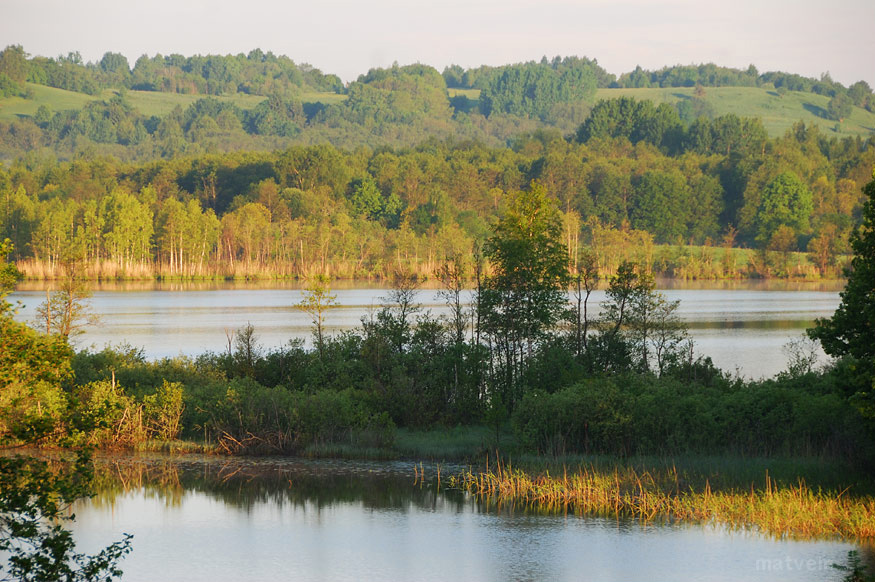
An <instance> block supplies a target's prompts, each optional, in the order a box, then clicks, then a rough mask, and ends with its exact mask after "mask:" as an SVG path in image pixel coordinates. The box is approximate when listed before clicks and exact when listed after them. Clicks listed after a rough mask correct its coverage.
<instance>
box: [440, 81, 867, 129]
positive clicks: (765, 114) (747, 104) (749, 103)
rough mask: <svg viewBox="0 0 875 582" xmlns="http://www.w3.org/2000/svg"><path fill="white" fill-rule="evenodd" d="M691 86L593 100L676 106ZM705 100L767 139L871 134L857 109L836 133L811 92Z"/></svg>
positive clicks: (615, 92)
mask: <svg viewBox="0 0 875 582" xmlns="http://www.w3.org/2000/svg"><path fill="white" fill-rule="evenodd" d="M693 91H694V89H693V88H692V87H666V88H655V89H599V90H598V91H597V92H596V99H617V98H619V97H634V98H635V99H639V100H650V101H653V102H654V103H657V104H659V103H677V102H679V101H681V100H683V99H692V98H693ZM462 95H464V96H465V97H467V98H468V99H472V100H477V99H478V98H479V96H480V91H479V90H477V89H450V97H455V96H462ZM704 99H705V101H707V102H708V103H710V104H711V106H712V107H713V108H714V114H715V115H717V116H719V115H725V114H727V113H734V114H736V115H738V116H739V117H759V118H760V119H762V120H763V125H764V126H765V128H766V131H768V132H769V135H770V136H771V137H779V136H782V135H784V133H786V131H787V130H788V129H790V128H791V127H792V126H793V124H794V123H796V122H797V121H799V120H802V121H804V122H805V124H806V125H818V126H820V129H821V130H823V132H824V133H825V134H826V135H831V134H834V135H836V136H837V137H846V136H855V135H860V136H864V137H868V136H869V135H871V134H872V133H873V132H875V113H870V112H868V111H866V110H865V109H861V108H859V107H854V108H853V113H852V114H851V116H850V117H849V118H848V119H845V120H844V121H843V122H842V123H841V125H840V127H839V130H838V131H837V132H836V131H835V128H836V122H835V121H832V120H829V119H826V118H825V114H826V106H827V104H828V103H829V97H824V96H823V95H816V94H814V93H803V92H797V91H789V92H787V93H786V94H785V95H784V96H783V97H782V96H780V95H779V94H778V93H777V92H776V91H775V90H774V89H766V88H763V87H707V88H705V97H704Z"/></svg>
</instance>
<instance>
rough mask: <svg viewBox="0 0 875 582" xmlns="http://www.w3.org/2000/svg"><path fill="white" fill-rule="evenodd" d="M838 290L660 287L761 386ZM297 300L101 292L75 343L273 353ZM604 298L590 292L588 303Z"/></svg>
mask: <svg viewBox="0 0 875 582" xmlns="http://www.w3.org/2000/svg"><path fill="white" fill-rule="evenodd" d="M45 285H46V284H45V283H26V284H22V285H20V286H19V288H18V290H17V291H16V292H15V293H14V294H13V295H12V300H13V301H15V300H18V301H21V302H22V304H23V308H22V309H21V310H20V312H19V313H18V315H17V317H18V318H19V319H21V320H24V321H29V322H32V321H33V320H34V318H35V309H36V307H37V306H38V305H39V304H40V303H41V302H42V301H44V300H45ZM842 285H843V284H842V283H840V282H826V283H786V282H781V281H775V282H762V281H742V282H706V283H695V282H693V283H689V282H675V281H661V282H660V284H659V287H660V290H661V291H662V292H663V293H664V294H665V295H666V296H667V297H668V298H669V299H671V300H679V301H680V302H681V303H680V309H679V313H680V315H681V316H682V317H683V318H684V320H686V321H687V323H688V324H689V326H690V335H691V337H692V338H693V340H694V341H695V342H696V350H697V353H699V354H702V355H706V356H709V357H711V358H712V360H713V361H714V363H715V364H717V365H718V366H719V367H721V368H723V369H724V370H727V371H730V372H735V371H738V373H740V374H741V375H744V376H747V377H751V378H759V377H763V376H766V377H768V376H772V375H774V374H776V373H778V372H780V371H782V370H784V369H785V367H786V363H787V355H786V354H785V353H784V346H785V345H786V344H787V343H788V342H789V341H791V340H793V339H796V338H800V337H802V336H803V334H804V332H805V328H806V327H809V326H811V325H812V324H813V322H814V320H815V318H818V317H826V316H829V315H831V314H832V313H833V311H834V310H835V308H836V307H837V306H838V304H839V295H838V293H839V291H840V290H841V288H842ZM333 292H334V294H335V295H336V296H337V302H338V306H337V307H336V308H335V309H332V310H330V311H329V312H328V314H327V317H326V324H327V329H328V332H329V333H337V332H339V331H342V330H348V329H352V328H354V327H357V326H359V325H361V318H362V317H366V316H367V315H368V313H369V312H371V313H372V312H374V311H375V310H376V309H379V307H380V304H381V302H382V298H383V297H386V296H387V295H388V293H389V291H388V289H386V288H384V287H380V286H376V285H369V284H367V283H362V282H337V283H336V288H335V289H334V290H333ZM301 297H302V292H301V289H300V286H299V285H298V284H296V283H288V282H275V281H270V282H267V283H264V282H262V283H243V282H227V283H226V282H206V283H178V282H169V283H168V282H132V283H104V284H97V285H95V287H94V295H93V297H92V299H91V305H92V309H93V311H94V313H96V314H97V315H98V316H99V317H100V325H98V326H92V327H89V328H88V329H87V330H86V332H85V333H84V334H83V335H81V336H78V337H77V338H76V344H77V346H78V347H93V348H96V349H101V348H103V347H104V346H105V345H107V344H113V345H117V344H120V343H123V342H126V343H128V344H130V345H132V346H135V347H141V348H143V350H144V353H145V355H146V356H147V357H149V358H161V357H168V356H177V355H179V354H184V355H189V356H194V355H197V354H200V353H203V352H204V351H206V350H211V351H223V350H227V349H228V341H227V335H226V334H227V333H228V332H230V331H233V330H236V329H238V328H240V327H242V326H244V325H246V324H247V323H251V324H252V325H253V326H254V327H255V330H256V334H257V336H258V340H259V342H260V343H261V345H262V346H264V347H267V348H270V347H278V346H281V345H283V344H285V343H286V342H288V340H289V339H292V338H301V339H304V340H305V341H307V342H310V336H311V329H312V327H311V322H310V320H309V318H308V316H307V315H306V314H305V313H303V312H301V311H299V310H297V309H295V307H294V305H295V304H296V303H298V302H299V301H300V300H301ZM469 297H470V295H469ZM604 297H605V294H604V291H603V290H600V291H596V292H594V293H593V295H592V297H591V299H590V302H591V305H596V306H597V305H598V304H599V303H601V301H603V300H604ZM417 300H418V301H419V302H420V303H421V304H422V308H423V310H430V311H431V312H432V313H433V314H434V315H440V314H445V313H447V310H446V307H445V306H444V303H443V301H442V300H441V298H440V297H439V296H438V295H437V292H436V290H435V289H422V290H420V291H419V292H418V295H417ZM596 311H597V310H596ZM821 355H822V354H821Z"/></svg>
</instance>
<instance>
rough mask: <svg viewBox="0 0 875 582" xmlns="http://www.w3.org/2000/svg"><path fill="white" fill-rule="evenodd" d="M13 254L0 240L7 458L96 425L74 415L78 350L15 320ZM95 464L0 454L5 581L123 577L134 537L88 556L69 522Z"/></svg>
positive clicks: (0, 400) (82, 457)
mask: <svg viewBox="0 0 875 582" xmlns="http://www.w3.org/2000/svg"><path fill="white" fill-rule="evenodd" d="M11 250H12V245H11V244H10V243H9V241H8V240H6V241H2V242H0V258H2V259H3V262H2V263H0V337H2V338H3V340H2V342H0V386H2V389H0V452H3V451H5V450H9V449H13V448H20V447H23V446H27V445H34V444H37V443H40V442H43V441H46V440H53V441H58V442H60V443H62V444H69V443H68V441H72V440H73V438H74V437H76V436H78V435H79V433H81V432H83V431H87V430H88V429H89V427H88V426H87V425H86V423H85V422H83V420H84V419H83V418H81V417H80V416H78V415H76V414H75V413H74V412H73V410H74V409H73V407H72V406H71V403H70V402H69V399H68V395H67V394H66V393H65V392H64V391H63V390H62V388H61V381H62V380H64V379H66V378H67V377H69V375H70V358H71V357H72V351H71V350H70V349H69V346H68V345H67V344H66V341H64V339H62V338H60V337H58V336H50V335H44V334H41V333H38V332H37V331H35V330H33V329H31V328H29V327H28V326H26V325H24V324H23V323H20V322H17V321H15V320H14V319H13V318H12V308H11V306H10V305H9V303H8V302H7V301H6V300H5V297H6V295H8V293H9V292H11V290H12V288H13V286H14V284H15V282H16V280H17V279H18V277H17V272H15V271H14V269H10V268H9V267H8V265H7V264H6V262H5V258H6V256H7V255H8V254H9V252H10V251H11ZM92 468H93V465H92V460H91V455H90V452H89V450H88V449H85V448H80V449H78V450H76V458H75V461H74V462H66V461H58V462H50V461H49V460H46V459H39V458H35V457H33V456H30V455H22V454H17V455H14V456H12V455H5V454H3V455H0V552H2V553H4V554H6V555H7V564H6V565H0V580H22V581H33V582H51V581H54V580H63V581H65V582H85V581H89V582H90V581H101V580H113V579H114V578H117V577H119V576H121V570H120V569H119V568H118V565H117V564H118V562H119V560H120V559H121V558H122V557H123V556H124V555H125V554H127V553H128V552H130V551H131V541H130V540H131V536H130V535H125V537H124V539H122V540H121V541H119V542H116V543H114V544H111V545H110V546H108V547H107V548H105V549H103V550H102V551H100V552H99V553H97V554H95V555H93V556H88V555H85V554H80V553H77V552H76V551H75V546H76V544H75V541H74V540H73V535H72V533H71V532H70V530H69V529H67V528H66V527H65V524H66V523H67V522H69V521H72V520H73V519H74V515H73V514H71V513H70V512H69V508H70V505H71V504H72V503H73V502H74V501H76V500H77V499H80V498H83V497H88V496H89V495H91V491H90V486H91V482H92V477H93V472H92Z"/></svg>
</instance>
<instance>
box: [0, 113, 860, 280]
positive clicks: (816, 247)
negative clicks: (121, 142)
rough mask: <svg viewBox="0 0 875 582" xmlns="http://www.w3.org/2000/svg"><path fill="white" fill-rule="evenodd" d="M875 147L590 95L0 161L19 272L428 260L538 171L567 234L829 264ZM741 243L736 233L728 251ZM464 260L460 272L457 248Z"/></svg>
mask: <svg viewBox="0 0 875 582" xmlns="http://www.w3.org/2000/svg"><path fill="white" fill-rule="evenodd" d="M873 165H875V148H872V147H871V141H864V140H862V139H859V138H845V139H843V140H837V139H836V138H831V137H829V136H825V135H823V134H822V133H821V132H820V131H819V130H818V129H817V128H814V127H807V126H805V125H804V124H801V123H800V124H797V125H796V126H795V127H794V128H793V130H792V131H791V132H788V133H787V134H786V135H784V136H782V137H780V138H774V139H772V138H769V137H768V136H767V135H766V134H765V132H764V131H763V129H762V126H761V124H760V123H759V121H758V120H756V119H744V118H738V117H735V116H723V117H719V118H717V119H715V120H713V121H708V120H705V119H699V120H697V121H696V122H694V123H693V124H691V125H690V126H689V127H684V126H683V125H682V124H681V123H680V122H679V121H678V118H677V115H676V113H675V112H674V111H673V110H672V109H671V108H670V107H668V106H664V105H660V106H658V107H657V106H654V105H653V104H652V103H650V102H646V101H645V102H642V101H637V100H634V99H629V98H623V99H619V100H612V101H604V102H599V103H598V104H596V105H595V107H594V108H593V111H592V114H591V116H590V117H589V118H588V119H587V121H586V122H584V123H583V124H581V125H580V126H579V128H578V131H577V132H576V133H575V134H574V135H573V136H569V137H567V138H566V137H563V136H561V135H560V134H559V133H558V132H555V131H546V130H542V131H537V132H534V133H531V134H522V135H519V136H517V137H516V138H515V139H514V141H513V143H512V144H511V145H510V146H509V147H488V146H485V145H483V144H480V143H478V142H472V141H457V140H444V141H438V140H430V141H427V142H425V143H423V144H421V145H420V146H417V147H414V148H387V147H384V148H378V149H373V150H372V149H369V148H357V149H355V150H344V149H338V148H335V147H333V146H331V145H327V144H323V145H315V146H292V147H289V148H287V149H284V150H276V151H268V152H263V151H245V152H231V153H224V154H202V155H197V156H179V157H175V158H173V159H169V160H155V161H151V162H139V163H124V162H121V161H119V160H117V159H115V158H112V157H102V156H101V157H94V158H77V159H75V160H72V161H59V160H57V159H55V158H53V157H51V156H41V155H36V154H31V155H26V156H23V157H21V158H19V159H17V160H15V161H13V162H11V163H9V164H8V165H6V166H4V167H0V237H2V238H9V239H10V241H12V243H13V245H14V249H15V250H14V251H13V253H12V259H13V260H15V261H16V263H17V264H18V265H19V268H20V269H21V270H22V271H23V272H24V273H25V275H26V276H27V277H31V278H59V277H61V276H62V275H63V273H64V272H65V269H66V268H68V267H70V266H71V265H75V270H76V271H77V273H78V275H79V276H82V277H86V278H92V279H94V278H103V279H113V278H152V277H156V276H158V277H179V278H193V277H214V278H234V277H238V278H243V277H299V278H303V277H307V276H310V275H313V274H317V273H321V274H324V275H329V276H331V277H335V278H337V277H340V278H354V277H359V278H369V277H390V276H391V274H392V273H393V272H394V271H396V270H406V271H410V272H415V273H417V274H419V275H420V276H421V277H426V278H427V277H430V276H431V274H432V273H433V271H434V269H435V267H436V266H437V264H438V263H439V262H440V261H442V260H443V259H445V258H446V257H448V256H452V255H456V254H470V252H471V249H472V248H473V247H474V246H475V245H482V244H483V241H484V240H485V238H486V235H487V233H488V232H489V230H490V228H491V227H492V226H493V225H494V224H495V223H496V221H497V220H498V218H499V217H500V216H501V215H502V213H503V212H504V199H505V194H506V193H508V192H512V191H516V190H522V189H526V188H528V187H529V185H530V184H532V183H536V184H539V185H540V186H542V187H543V188H544V189H545V190H546V192H547V195H548V196H549V197H550V198H552V199H553V200H555V201H556V203H557V205H558V208H559V210H560V212H561V214H562V217H563V228H564V231H563V233H564V234H563V237H564V240H565V243H566V244H567V245H568V246H569V247H571V248H577V247H578V246H580V245H586V246H589V247H591V248H593V249H594V251H595V253H596V256H597V259H598V265H599V268H600V270H601V271H602V272H603V273H605V274H609V273H613V272H615V270H616V269H617V267H618V265H619V264H620V263H621V262H622V261H623V260H634V261H636V262H639V263H641V264H642V265H644V266H645V268H646V269H647V270H648V271H654V272H656V273H658V274H662V275H666V276H674V277H684V278H737V277H774V276H783V277H803V278H812V277H836V276H838V275H839V274H840V271H841V266H842V264H843V261H844V260H846V256H847V253H848V250H849V247H848V236H849V234H850V233H851V231H852V229H853V228H854V226H855V225H856V224H858V222H859V218H860V209H861V203H862V201H863V197H862V194H861V186H862V184H864V183H865V182H866V181H868V179H869V178H870V177H871V168H872V167H873ZM739 247H745V249H743V250H742V249H740V248H739ZM466 269H467V271H466V273H467V276H469V277H470V276H472V275H473V272H472V271H471V269H470V265H469V266H467V267H466Z"/></svg>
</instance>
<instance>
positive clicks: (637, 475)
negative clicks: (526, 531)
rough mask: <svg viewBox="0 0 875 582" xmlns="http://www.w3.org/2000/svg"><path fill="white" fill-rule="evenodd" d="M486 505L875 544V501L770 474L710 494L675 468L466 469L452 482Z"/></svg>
mask: <svg viewBox="0 0 875 582" xmlns="http://www.w3.org/2000/svg"><path fill="white" fill-rule="evenodd" d="M448 483H449V485H450V486H451V487H458V488H461V489H464V490H466V491H469V492H470V493H473V494H475V495H477V496H479V497H480V498H482V499H483V500H484V501H486V502H487V503H495V504H507V503H512V504H523V505H524V506H526V507H532V508H537V509H543V510H548V511H559V512H573V513H579V514H590V515H602V516H616V517H631V518H635V519H638V520H640V521H642V522H650V521H654V520H683V521H692V522H698V523H714V524H722V525H726V526H729V527H732V528H755V529H757V530H759V531H761V532H763V533H766V534H768V535H771V536H776V537H785V536H786V537H792V538H824V537H842V538H846V539H854V540H863V539H872V538H875V498H873V497H872V496H868V495H865V496H859V497H858V496H852V495H850V494H849V492H848V491H837V492H826V491H824V490H822V489H819V488H818V489H815V488H812V487H809V486H808V485H807V484H806V483H805V482H804V481H803V480H801V479H800V480H799V481H798V482H797V483H795V484H792V485H782V484H779V483H778V482H776V481H775V480H774V479H773V478H772V477H771V476H769V475H768V473H766V474H765V476H764V478H763V484H762V485H760V486H756V485H755V484H753V483H751V485H750V486H749V488H747V489H742V488H734V487H733V488H729V489H727V490H723V491H720V490H714V489H712V486H711V482H710V480H709V479H707V478H706V479H705V480H704V482H703V483H692V482H690V480H689V479H688V478H687V477H686V476H685V475H684V474H683V472H682V471H679V470H678V469H677V467H675V466H671V467H667V468H665V469H663V470H657V471H649V470H640V469H636V468H635V467H630V466H625V467H624V466H620V465H615V466H614V467H613V470H610V469H605V468H600V467H597V466H596V465H595V464H592V465H583V466H581V467H580V468H578V469H576V470H573V471H570V472H569V470H568V469H567V468H563V469H562V471H561V472H560V473H559V474H555V475H554V474H550V472H549V471H545V472H543V473H540V474H530V473H528V472H525V471H522V470H519V469H514V468H512V467H511V466H509V465H506V464H500V463H499V464H497V465H496V466H494V467H493V468H487V469H485V470H483V471H477V472H473V471H470V470H469V471H467V472H464V473H462V474H460V475H456V476H453V477H451V478H450V479H449V481H448Z"/></svg>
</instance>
